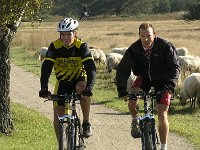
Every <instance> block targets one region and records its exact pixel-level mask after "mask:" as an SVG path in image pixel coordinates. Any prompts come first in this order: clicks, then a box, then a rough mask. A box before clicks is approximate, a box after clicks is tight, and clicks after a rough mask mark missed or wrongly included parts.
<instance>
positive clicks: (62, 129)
mask: <svg viewBox="0 0 200 150" xmlns="http://www.w3.org/2000/svg"><path fill="white" fill-rule="evenodd" d="M64 141H65V125H64V124H63V123H61V124H60V125H59V139H58V144H59V150H64V145H65V144H64V143H65V142H64Z"/></svg>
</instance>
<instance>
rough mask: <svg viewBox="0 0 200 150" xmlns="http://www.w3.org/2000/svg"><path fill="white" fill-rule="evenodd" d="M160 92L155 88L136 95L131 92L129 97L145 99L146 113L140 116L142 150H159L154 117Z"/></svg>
mask: <svg viewBox="0 0 200 150" xmlns="http://www.w3.org/2000/svg"><path fill="white" fill-rule="evenodd" d="M158 94H162V93H161V92H155V91H154V90H153V89H152V90H150V91H149V92H139V93H137V94H136V95H135V94H131V95H130V97H129V99H133V98H135V97H138V98H140V99H142V100H144V114H143V115H142V116H140V117H139V127H140V132H141V143H142V150H157V146H158V145H159V140H158V134H157V131H156V125H155V118H154V112H153V110H154V101H155V99H156V96H158Z"/></svg>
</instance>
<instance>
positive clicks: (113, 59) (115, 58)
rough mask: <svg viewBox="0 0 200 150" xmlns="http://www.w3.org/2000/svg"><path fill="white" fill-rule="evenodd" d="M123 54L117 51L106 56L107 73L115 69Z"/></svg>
mask: <svg viewBox="0 0 200 150" xmlns="http://www.w3.org/2000/svg"><path fill="white" fill-rule="evenodd" d="M122 57H123V55H121V54H118V53H109V54H108V55H107V58H106V64H107V70H108V72H109V73H111V72H112V69H114V70H117V67H118V64H119V63H120V61H121V59H122Z"/></svg>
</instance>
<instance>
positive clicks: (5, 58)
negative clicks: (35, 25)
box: [0, 26, 14, 134]
mask: <svg viewBox="0 0 200 150" xmlns="http://www.w3.org/2000/svg"><path fill="white" fill-rule="evenodd" d="M13 34H14V32H13V31H12V30H10V29H9V28H7V27H2V26H0V132H2V133H6V134H9V133H10V132H11V131H12V130H13V129H14V126H13V121H12V116H11V110H10V97H9V93H10V56H9V55H10V53H9V50H10V43H11V41H12V37H13Z"/></svg>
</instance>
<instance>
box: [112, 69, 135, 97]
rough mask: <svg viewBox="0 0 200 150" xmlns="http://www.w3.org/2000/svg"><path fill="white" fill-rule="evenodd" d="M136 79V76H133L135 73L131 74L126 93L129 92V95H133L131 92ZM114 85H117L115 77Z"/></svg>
mask: <svg viewBox="0 0 200 150" xmlns="http://www.w3.org/2000/svg"><path fill="white" fill-rule="evenodd" d="M135 79H136V76H135V75H134V74H133V72H131V74H130V76H129V78H128V80H127V87H126V91H127V92H128V93H131V91H132V86H133V82H134V81H135ZM114 83H115V85H116V76H115V79H114Z"/></svg>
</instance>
